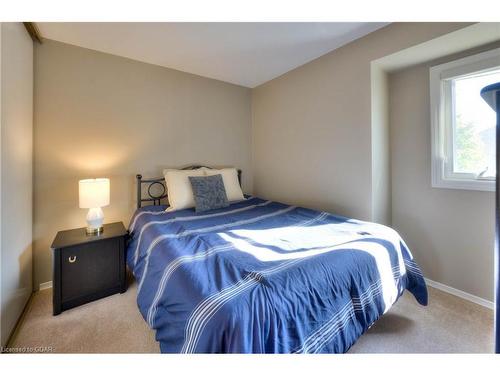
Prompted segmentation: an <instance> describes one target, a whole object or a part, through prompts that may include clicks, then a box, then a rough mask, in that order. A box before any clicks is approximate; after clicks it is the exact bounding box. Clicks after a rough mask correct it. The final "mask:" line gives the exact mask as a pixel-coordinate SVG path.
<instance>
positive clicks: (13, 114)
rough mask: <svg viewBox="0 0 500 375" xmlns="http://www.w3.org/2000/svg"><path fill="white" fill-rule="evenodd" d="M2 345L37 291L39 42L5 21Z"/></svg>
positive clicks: (0, 123)
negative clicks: (34, 257)
mask: <svg viewBox="0 0 500 375" xmlns="http://www.w3.org/2000/svg"><path fill="white" fill-rule="evenodd" d="M0 51H1V52H0V65H1V73H0V86H1V90H0V97H1V105H0V130H1V132H0V133H1V134H0V160H1V164H0V171H1V173H0V192H1V195H0V253H1V260H0V264H1V272H0V274H1V282H0V283H1V293H0V296H1V298H0V299H1V313H0V315H1V324H0V331H1V345H2V346H3V345H5V343H6V341H7V339H8V337H9V335H10V333H11V332H12V329H13V328H14V326H15V324H16V322H17V320H18V319H19V316H20V315H21V313H22V311H23V309H24V307H25V305H26V302H27V301H28V298H29V296H30V295H31V291H32V248H31V243H32V186H33V183H32V176H33V169H32V167H33V42H32V41H31V38H30V37H29V35H28V33H27V32H26V30H25V29H24V26H23V24H22V23H2V24H0Z"/></svg>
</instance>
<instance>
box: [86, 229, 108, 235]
mask: <svg viewBox="0 0 500 375" xmlns="http://www.w3.org/2000/svg"><path fill="white" fill-rule="evenodd" d="M103 231H104V227H99V228H91V227H87V228H85V233H86V234H87V236H98V235H100V234H102V232H103Z"/></svg>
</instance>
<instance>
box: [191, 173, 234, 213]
mask: <svg viewBox="0 0 500 375" xmlns="http://www.w3.org/2000/svg"><path fill="white" fill-rule="evenodd" d="M189 182H191V187H192V188H193V196H194V202H195V204H196V212H204V211H208V210H215V209H216V208H222V207H227V206H229V201H228V200H227V195H226V188H225V187H224V182H223V181H222V175H220V174H215V175H212V176H203V177H201V176H200V177H198V176H196V177H194V176H189Z"/></svg>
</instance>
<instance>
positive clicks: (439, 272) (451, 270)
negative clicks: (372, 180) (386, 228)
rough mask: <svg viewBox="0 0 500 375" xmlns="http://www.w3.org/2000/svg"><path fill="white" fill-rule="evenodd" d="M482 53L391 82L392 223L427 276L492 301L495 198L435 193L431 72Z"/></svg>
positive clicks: (410, 72) (423, 66) (418, 69)
mask: <svg viewBox="0 0 500 375" xmlns="http://www.w3.org/2000/svg"><path fill="white" fill-rule="evenodd" d="M499 46H500V43H496V44H491V45H488V46H486V47H482V48H477V49H475V50H472V51H468V52H466V53H460V54H456V55H453V56H449V57H446V58H442V59H439V60H436V61H432V62H429V63H425V64H421V65H418V66H416V67H411V68H408V69H405V70H402V71H400V72H396V73H393V74H391V75H390V76H389V92H390V104H389V108H390V129H391V130H390V139H391V165H392V171H391V173H392V224H393V226H394V227H395V229H397V230H398V231H399V232H400V233H401V234H402V235H403V237H404V238H405V239H406V241H407V243H408V245H409V246H410V248H411V249H412V251H413V253H414V255H415V257H416V259H417V261H418V263H419V264H420V265H421V267H422V270H423V272H424V274H425V275H426V277H428V278H430V279H431V280H434V281H437V282H440V283H443V284H445V285H449V286H451V287H454V288H456V289H459V290H463V291H465V292H468V293H471V294H473V295H476V296H479V297H482V298H485V299H487V300H490V301H492V300H493V241H494V206H495V195H494V193H493V192H483V191H469V190H455V189H440V188H432V187H431V135H430V104H429V68H430V67H431V66H433V65H438V64H442V63H444V62H448V61H452V60H455V59H458V58H461V57H464V56H467V55H470V54H473V53H478V52H481V51H484V50H488V49H493V48H498V47H499Z"/></svg>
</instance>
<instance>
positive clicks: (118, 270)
mask: <svg viewBox="0 0 500 375" xmlns="http://www.w3.org/2000/svg"><path fill="white" fill-rule="evenodd" d="M126 237H127V230H126V229H125V227H124V226H123V223H122V222H119V223H111V224H105V225H104V231H103V233H102V234H100V235H98V236H89V235H87V234H86V233H85V228H78V229H72V230H65V231H61V232H58V233H57V235H56V238H55V239H54V242H53V243H52V246H51V247H52V249H53V250H54V257H53V267H54V268H53V313H54V315H58V314H60V313H61V312H62V311H64V310H68V309H71V308H73V307H76V306H80V305H82V304H84V303H87V302H90V301H94V300H96V299H99V298H102V297H106V296H109V295H111V294H115V293H124V292H125V291H126V290H127V284H126V277H125V240H126Z"/></svg>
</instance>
